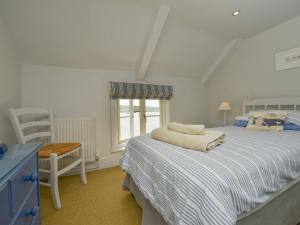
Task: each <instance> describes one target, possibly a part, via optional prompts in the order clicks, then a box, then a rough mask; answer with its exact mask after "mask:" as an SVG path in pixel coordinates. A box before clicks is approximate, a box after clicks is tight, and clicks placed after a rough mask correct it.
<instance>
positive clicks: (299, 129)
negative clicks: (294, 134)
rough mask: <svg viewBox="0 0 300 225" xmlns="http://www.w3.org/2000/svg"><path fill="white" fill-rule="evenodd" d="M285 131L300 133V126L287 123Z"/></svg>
mask: <svg viewBox="0 0 300 225" xmlns="http://www.w3.org/2000/svg"><path fill="white" fill-rule="evenodd" d="M284 130H295V131H300V126H298V125H296V124H294V123H286V124H285V125H284Z"/></svg>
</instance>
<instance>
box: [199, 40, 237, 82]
mask: <svg viewBox="0 0 300 225" xmlns="http://www.w3.org/2000/svg"><path fill="white" fill-rule="evenodd" d="M239 42H240V40H239V39H235V40H233V41H231V42H229V43H228V44H226V45H225V46H224V48H223V49H222V51H221V52H220V53H219V55H218V56H217V57H216V59H215V61H214V62H213V63H212V64H211V65H210V67H209V68H208V70H207V71H206V73H205V74H204V75H203V77H202V79H201V84H202V85H205V83H206V82H207V81H208V80H209V78H210V77H211V76H212V75H213V74H214V73H215V72H216V70H217V69H218V68H219V67H220V66H221V64H222V63H223V61H224V60H225V59H226V58H227V57H228V56H229V54H230V52H231V51H232V49H233V48H234V47H235V46H236V45H237V44H238V43H239Z"/></svg>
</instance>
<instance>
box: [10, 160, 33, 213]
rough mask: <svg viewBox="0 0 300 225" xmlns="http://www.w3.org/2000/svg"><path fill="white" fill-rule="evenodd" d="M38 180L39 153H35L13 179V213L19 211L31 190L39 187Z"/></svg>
mask: <svg viewBox="0 0 300 225" xmlns="http://www.w3.org/2000/svg"><path fill="white" fill-rule="evenodd" d="M37 182H38V171H37V155H34V156H33V157H32V158H30V159H29V160H28V161H27V162H26V164H25V165H24V166H23V167H22V168H21V169H20V170H19V172H18V173H17V174H16V175H15V176H14V177H13V178H12V180H11V190H12V209H13V215H15V214H16V213H17V212H18V211H19V209H20V207H21V206H22V205H23V202H24V201H25V198H26V197H27V196H28V194H29V192H30V190H32V189H33V188H34V186H35V187H37Z"/></svg>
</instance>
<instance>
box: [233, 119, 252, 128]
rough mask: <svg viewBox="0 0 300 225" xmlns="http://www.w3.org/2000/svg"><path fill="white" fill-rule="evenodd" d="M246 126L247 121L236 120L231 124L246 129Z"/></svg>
mask: <svg viewBox="0 0 300 225" xmlns="http://www.w3.org/2000/svg"><path fill="white" fill-rule="evenodd" d="M247 125H248V121H247V120H238V121H236V122H235V123H234V124H233V126H236V127H246V126H247Z"/></svg>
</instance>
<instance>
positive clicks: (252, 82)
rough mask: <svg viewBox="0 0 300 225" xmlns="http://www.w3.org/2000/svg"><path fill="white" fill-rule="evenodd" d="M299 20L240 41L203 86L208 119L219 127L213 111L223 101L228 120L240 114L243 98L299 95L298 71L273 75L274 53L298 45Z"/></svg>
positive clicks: (217, 114)
mask: <svg viewBox="0 0 300 225" xmlns="http://www.w3.org/2000/svg"><path fill="white" fill-rule="evenodd" d="M299 27H300V17H298V18H296V19H293V20H290V21H288V22H286V23H284V24H281V25H279V26H277V27H274V28H272V29H270V30H267V31H265V32H262V33H260V34H258V35H256V36H253V37H251V38H249V39H246V40H244V41H243V42H242V43H241V44H240V45H239V46H238V47H237V48H236V49H235V50H234V51H233V53H232V54H231V56H230V57H229V58H227V59H226V61H225V62H224V63H223V64H222V66H221V67H220V68H219V69H218V70H217V71H216V73H215V74H214V75H213V77H212V78H211V79H210V80H209V82H208V83H207V86H206V88H205V89H206V92H207V96H208V98H207V107H208V115H209V117H208V119H209V124H210V125H211V126H218V125H222V121H223V120H222V119H223V117H222V114H221V113H220V112H218V111H217V107H218V105H219V104H220V103H221V102H222V101H223V100H228V101H229V102H230V103H231V104H232V107H233V111H232V113H230V119H231V120H232V118H233V117H234V116H235V115H237V114H239V113H240V112H241V111H242V101H243V98H250V99H251V98H255V97H293V96H294V97H295V96H300V68H296V69H291V70H284V71H281V72H275V61H274V54H275V53H276V52H280V51H283V50H287V49H291V48H295V47H299V46H300V29H299Z"/></svg>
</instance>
